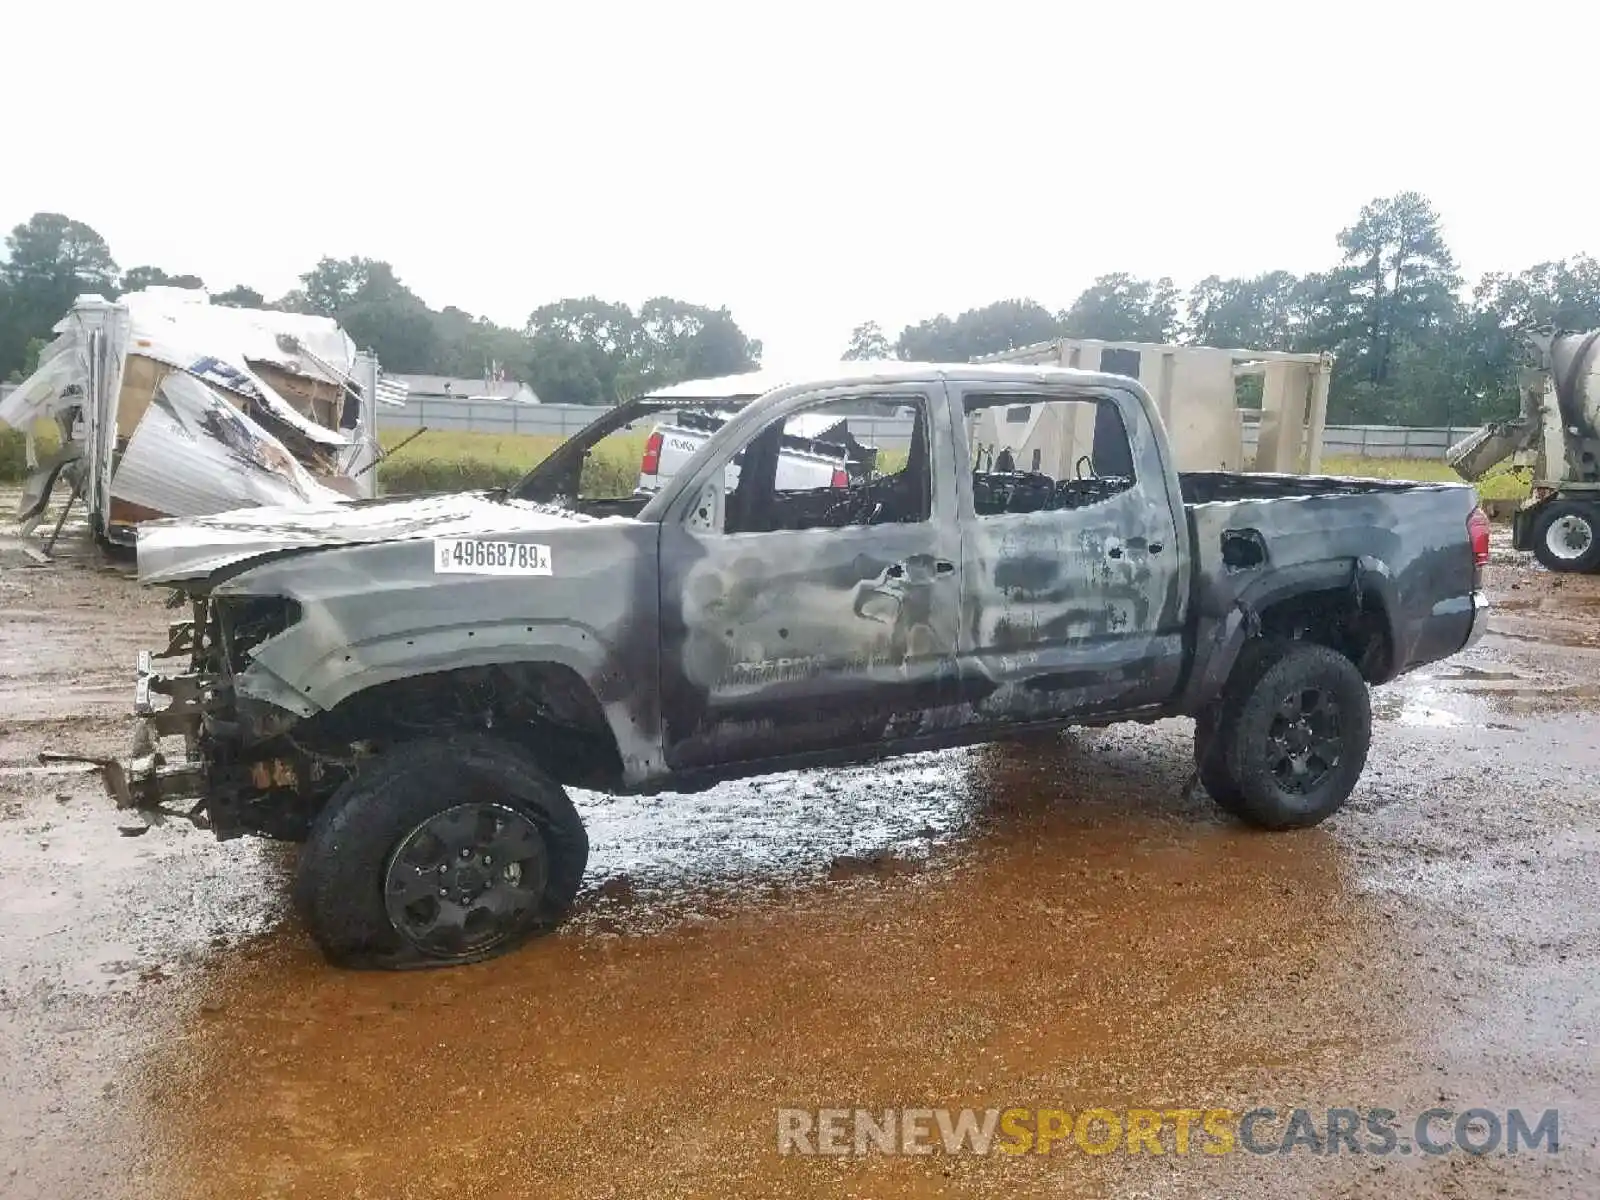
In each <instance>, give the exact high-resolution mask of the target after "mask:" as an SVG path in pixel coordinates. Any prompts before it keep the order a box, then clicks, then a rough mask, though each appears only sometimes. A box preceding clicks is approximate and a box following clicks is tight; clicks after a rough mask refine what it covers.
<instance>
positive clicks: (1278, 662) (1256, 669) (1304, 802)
mask: <svg viewBox="0 0 1600 1200" xmlns="http://www.w3.org/2000/svg"><path fill="white" fill-rule="evenodd" d="M1308 694H1315V695H1317V696H1319V697H1326V698H1327V699H1328V700H1330V701H1331V702H1332V704H1333V706H1334V708H1333V711H1335V712H1336V713H1337V731H1338V732H1337V741H1338V755H1337V761H1336V762H1334V763H1333V764H1330V765H1328V766H1327V768H1326V769H1325V770H1324V771H1323V772H1321V774H1320V775H1319V776H1317V777H1316V778H1315V780H1314V782H1313V783H1311V784H1309V785H1308V786H1306V788H1305V790H1304V791H1296V790H1294V789H1293V788H1292V787H1291V786H1288V785H1286V783H1285V782H1284V781H1283V780H1282V779H1281V778H1280V776H1279V775H1278V774H1276V773H1275V768H1276V767H1277V766H1278V765H1280V763H1281V760H1279V761H1278V762H1275V761H1274V755H1273V753H1272V750H1271V747H1272V739H1273V737H1274V729H1275V722H1277V721H1279V720H1280V718H1281V715H1282V714H1281V708H1282V706H1284V705H1285V704H1293V705H1295V706H1299V705H1301V704H1302V703H1303V698H1304V697H1305V696H1306V695H1308ZM1202 720H1203V721H1204V718H1202ZM1206 726H1207V728H1206V729H1205V732H1204V733H1202V726H1201V725H1200V724H1197V726H1196V743H1195V751H1196V754H1195V760H1196V765H1197V766H1198V767H1199V769H1200V779H1201V782H1202V783H1203V784H1204V785H1205V788H1206V790H1207V791H1208V792H1210V793H1211V797H1212V799H1214V800H1215V801H1216V802H1217V805H1218V807H1220V808H1222V809H1223V810H1224V811H1225V812H1228V813H1230V814H1232V815H1233V816H1236V817H1238V818H1239V819H1241V820H1243V821H1246V822H1248V823H1250V824H1252V825H1256V826H1258V827H1260V828H1262V829H1302V828H1306V827H1308V826H1311V825H1316V824H1319V823H1320V822H1322V821H1324V820H1326V819H1327V818H1328V817H1330V816H1332V815H1333V814H1334V813H1335V812H1337V811H1338V810H1339V808H1340V807H1341V806H1342V805H1343V804H1344V802H1345V801H1346V800H1347V799H1349V797H1350V793H1351V792H1352V791H1354V790H1355V786H1356V783H1357V781H1358V780H1359V779H1360V778H1361V772H1362V769H1363V768H1364V767H1365V766H1366V762H1367V750H1368V747H1369V746H1370V744H1371V740H1372V705H1371V698H1370V696H1369V695H1368V693H1367V684H1366V680H1364V679H1363V678H1362V677H1361V672H1360V671H1359V670H1357V669H1356V665H1355V664H1354V663H1352V662H1351V661H1350V660H1349V659H1348V658H1346V657H1345V656H1344V655H1342V654H1340V653H1338V652H1337V651H1335V650H1331V649H1329V648H1328V647H1326V646H1320V645H1317V644H1315V643H1312V642H1301V641H1291V640H1285V639H1276V638H1274V639H1262V640H1256V641H1252V642H1250V643H1249V644H1248V645H1247V646H1246V647H1245V649H1244V650H1243V651H1242V652H1241V653H1240V656H1239V661H1238V663H1237V664H1236V665H1235V667H1234V670H1233V673H1232V675H1231V676H1230V677H1229V679H1228V684H1227V686H1226V687H1225V688H1224V689H1223V696H1222V708H1221V711H1220V712H1218V714H1217V716H1216V718H1215V724H1214V727H1210V723H1209V722H1206Z"/></svg>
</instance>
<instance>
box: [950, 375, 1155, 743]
mask: <svg viewBox="0 0 1600 1200" xmlns="http://www.w3.org/2000/svg"><path fill="white" fill-rule="evenodd" d="M956 395H957V399H958V401H959V404H960V408H959V411H960V412H961V413H962V414H963V417H964V420H963V422H962V424H963V430H962V432H963V434H964V435H965V436H964V438H963V440H964V442H965V446H964V453H965V455H966V461H967V465H968V467H969V469H968V470H967V471H964V472H963V473H962V478H961V484H962V487H961V493H962V495H961V498H960V500H961V530H962V575H961V690H962V699H963V700H965V701H968V702H970V703H972V704H974V705H975V706H976V707H977V709H978V712H979V714H980V715H981V717H982V718H983V719H986V720H995V721H999V722H1006V721H1018V720H1020V721H1028V720H1051V719H1058V718H1061V717H1071V716H1078V715H1091V714H1093V713H1096V712H1126V711H1130V710H1133V709H1137V708H1141V707H1145V706H1147V705H1153V704H1160V703H1162V702H1164V701H1166V700H1169V699H1170V698H1171V697H1172V696H1173V695H1174V694H1175V693H1176V691H1177V687H1178V681H1179V675H1180V672H1181V669H1182V665H1183V661H1184V660H1183V654H1184V647H1183V617H1184V607H1185V598H1184V589H1183V586H1182V585H1183V578H1184V573H1183V566H1182V561H1181V554H1182V550H1183V544H1182V542H1181V541H1180V539H1179V537H1178V529H1177V521H1178V517H1179V514H1178V513H1177V512H1175V511H1174V505H1173V501H1172V499H1171V496H1172V495H1173V494H1174V493H1173V492H1172V490H1171V489H1172V488H1174V487H1175V486H1176V481H1175V478H1174V477H1172V476H1171V475H1170V474H1169V471H1168V468H1167V466H1166V464H1165V462H1164V461H1163V455H1162V452H1161V445H1160V443H1159V441H1158V438H1157V435H1156V432H1155V429H1154V427H1153V426H1152V425H1151V423H1150V418H1149V416H1148V415H1147V413H1146V411H1145V409H1144V407H1143V406H1142V405H1141V404H1140V402H1139V398H1138V397H1137V396H1135V395H1134V394H1132V393H1130V392H1125V391H1121V390H1107V389H1101V390H1097V391H1094V392H1092V393H1090V392H1081V391H1080V392H1070V391H1059V392H1052V391H1050V390H1048V389H1046V390H1039V389H1037V388H1036V387H1035V388H1034V390H1031V391H1030V390H1027V389H1026V388H1024V387H1022V386H1020V385H1019V386H1016V387H1008V386H1007V385H998V386H997V385H994V384H968V385H962V386H961V387H959V388H957V389H956ZM997 462H998V464H999V465H1000V466H1006V467H1009V469H1008V470H998V469H996V463H997Z"/></svg>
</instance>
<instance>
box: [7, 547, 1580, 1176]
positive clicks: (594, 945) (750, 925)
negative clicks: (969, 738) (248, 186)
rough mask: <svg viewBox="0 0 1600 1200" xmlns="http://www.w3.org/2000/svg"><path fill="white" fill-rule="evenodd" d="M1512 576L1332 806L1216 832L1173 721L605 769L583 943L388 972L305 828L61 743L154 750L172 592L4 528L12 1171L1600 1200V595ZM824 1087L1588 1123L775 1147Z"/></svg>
mask: <svg viewBox="0 0 1600 1200" xmlns="http://www.w3.org/2000/svg"><path fill="white" fill-rule="evenodd" d="M1497 560H1498V561H1497V563H1496V566H1495V567H1494V569H1493V571H1492V583H1493V594H1494V598H1495V600H1496V602H1497V604H1498V608H1497V611H1496V615H1495V618H1494V625H1493V631H1492V633H1491V634H1490V636H1489V637H1487V638H1486V639H1485V641H1484V642H1483V643H1482V645H1481V646H1480V647H1478V648H1477V649H1476V650H1474V651H1473V652H1471V653H1469V654H1467V655H1464V656H1461V657H1460V658H1458V659H1455V660H1452V661H1450V662H1449V663H1446V664H1442V665H1441V666H1440V667H1438V668H1436V669H1433V670H1430V671H1429V672H1427V673H1424V674H1421V675H1417V676H1414V677H1410V678H1408V679H1406V680H1405V681H1403V682H1402V683H1400V684H1397V685H1394V686H1391V687H1389V688H1385V689H1382V690H1380V691H1379V692H1378V693H1377V695H1376V701H1375V702H1376V708H1377V712H1378V714H1379V726H1378V729H1377V732H1376V735H1375V741H1374V746H1373V752H1372V757H1371V762H1370V765H1369V767H1368V770H1367V773H1366V776H1365V777H1364V779H1363V781H1362V784H1361V786H1360V788H1359V789H1358V791H1357V793H1356V795H1355V796H1354V797H1353V799H1352V801H1351V803H1350V805H1349V806H1348V807H1347V809H1346V810H1345V811H1344V812H1343V813H1341V814H1340V815H1339V816H1338V817H1337V818H1336V819H1335V820H1333V821H1331V822H1330V823H1328V824H1327V825H1326V826H1324V827H1322V828H1319V829H1315V830H1310V831H1306V832H1303V833H1297V834H1288V835H1263V834H1257V833H1254V832H1251V831H1248V830H1245V829H1243V828H1241V827H1239V826H1237V825H1235V824H1233V823H1231V822H1229V821H1227V820H1226V819H1224V818H1222V817H1220V816H1219V815H1218V814H1217V813H1216V812H1215V811H1213V809H1212V807H1211V805H1210V804H1209V802H1208V801H1207V800H1206V798H1205V797H1204V795H1203V794H1200V793H1197V792H1195V791H1194V790H1193V789H1192V788H1191V786H1190V778H1189V776H1190V759H1189V727H1188V725H1187V723H1185V722H1181V721H1171V722H1164V723H1161V724H1159V725H1156V726H1153V727H1148V728H1128V729H1115V730H1109V731H1103V732H1097V733H1081V734H1072V735H1067V736H1064V737H1061V738H1057V739H1050V740H1048V741H1042V742H1034V743H1030V744H1026V745H1022V744H1018V745H1007V746H996V747H989V748H985V749H978V750H972V751H960V752H950V753H943V754H937V755H926V756H919V757H915V758H908V759H904V760H900V761H896V762H892V763H887V764H884V765H882V766H879V767H874V768H870V769H861V770H854V771H833V772H823V773H814V774H803V775H794V776H780V777H772V778H766V779H759V780H753V781H749V782H745V783H742V784H739V785H737V786H729V787H724V788H720V789H718V790H716V791H713V792H710V793H707V794H705V795H701V796H694V797H676V796H663V797H656V798H652V799H648V800H638V799H632V800H620V799H611V798H608V797H603V796H582V797H580V801H581V806H582V808H583V811H584V814H585V817H586V820H587V821H588V822H589V827H590V832H591V839H592V842H593V856H592V859H591V876H590V879H589V881H588V884H587V886H586V893H585V897H584V899H583V903H582V909H581V911H580V912H579V914H578V915H577V916H576V918H575V919H574V920H573V921H572V922H571V923H570V924H569V925H568V926H567V927H566V928H564V929H563V930H562V931H561V932H560V933H558V934H557V935H555V936H552V937H550V938H547V939H545V940H544V941H542V942H539V943H537V944H534V945H531V946H529V947H527V948H526V949H525V950H523V951H521V952H519V953H517V954H515V955H513V956H511V957H509V958H506V959H502V960H500V961H498V962H494V963H488V964H484V965H481V966H476V967H470V968H462V969H456V970H451V971H447V972H430V973H415V974H404V975H373V974H354V973H348V972H340V971H334V970H331V969H329V968H328V967H326V966H325V965H324V964H323V963H322V962H321V961H320V959H319V958H318V957H317V955H316V953H315V951H314V949H313V948H312V947H311V946H310V945H309V943H308V942H307V940H306V939H305V937H304V935H303V934H302V932H301V931H300V929H299V928H298V926H297V925H296V924H295V923H294V922H293V920H292V919H291V918H289V917H288V916H287V914H286V907H287V906H286V903H285V896H286V891H287V883H288V880H289V877H290V875H291V873H292V870H293V862H294V852H293V849H292V848H290V847H281V846H273V845H269V844H265V843H259V842H251V841H241V842H232V843H228V844H225V845H219V844H216V843H215V842H214V841H213V840H212V839H211V837H210V835H209V834H206V833H203V832H201V831H198V830H195V829H193V828H190V827H188V826H187V825H186V824H183V823H181V822H167V823H165V824H162V825H159V826H156V827H154V828H152V829H149V830H148V831H147V832H142V833H138V834H137V836H126V835H125V834H124V833H123V832H122V829H126V830H127V831H128V832H129V833H133V832H134V831H135V830H137V829H139V828H140V827H141V826H140V823H139V822H136V821H129V820H128V819H127V817H126V815H124V814H117V813H115V812H114V811H112V810H111V809H110V808H109V807H108V805H107V803H106V802H105V801H104V800H103V798H102V796H101V793H100V789H99V785H98V783H97V782H96V780H95V779H94V778H93V777H92V776H89V775H86V774H83V773H81V772H77V771H75V770H72V769H58V770H54V771H51V772H44V771H40V770H37V769H35V765H34V764H35V756H36V755H37V753H38V752H39V751H40V750H42V749H57V750H64V749H70V750H78V751H84V752H91V753H114V752H117V751H119V750H120V749H121V748H122V746H123V743H124V739H125V738H126V736H127V732H128V726H127V722H126V719H125V717H124V713H125V711H126V709H127V706H128V701H129V699H130V692H129V686H128V682H129V677H130V669H131V664H132V660H133V655H134V653H135V651H136V650H137V649H138V648H139V647H140V646H142V645H147V644H151V643H152V642H154V641H155V640H156V638H157V636H158V632H159V630H160V629H161V628H162V627H163V623H164V621H165V618H166V615H167V614H165V613H164V612H163V611H162V610H161V608H160V606H159V599H160V598H159V597H158V596H154V595H150V594H146V593H142V592H140V591H139V590H137V589H136V588H135V587H133V586H132V585H131V584H130V583H129V582H128V581H127V580H126V579H125V578H123V577H122V575H121V574H119V573H117V572H116V571H115V570H113V569H108V568H107V567H106V566H105V564H103V563H101V562H100V561H99V560H98V559H96V558H94V557H93V556H92V555H89V554H87V553H85V552H83V551H82V550H81V549H77V550H72V551H70V552H69V553H68V554H66V555H65V556H64V557H63V561H62V562H60V563H59V564H58V565H56V566H53V567H49V568H30V567H26V566H23V565H22V562H23V560H22V559H21V557H20V555H19V554H18V553H17V552H16V543H15V542H14V541H13V542H10V543H7V542H4V541H3V540H0V608H3V613H4V620H3V624H0V1086H3V1093H4V1101H5V1103H4V1105H3V1107H0V1195H5V1196H12V1197H33V1196H38V1197H59V1196H108V1195H122V1194H126V1195H140V1196H143V1195H195V1196H258V1195H259V1196H297V1197H298V1196H308V1197H319V1196H327V1197H341V1198H344V1197H358V1196H372V1197H388V1196H415V1197H431V1196H448V1197H468V1196H522V1195H548V1196H557V1197H559V1196H593V1197H610V1196H679V1195H681V1196H720V1195H738V1194H751V1195H773V1196H780V1195H781V1196H788V1195H797V1196H806V1195H858V1196H895V1195H913V1196H937V1195H966V1194H978V1195H995V1196H1015V1195H1049V1196H1102V1195H1103V1196H1128V1197H1134V1196H1140V1197H1152V1196H1187V1195H1230V1196H1232V1195H1242V1196H1290V1195H1294V1196H1299V1195H1327V1196H1372V1197H1382V1196H1394V1195H1401V1196H1419V1197H1420V1196H1436V1195H1446V1196H1502V1195H1512V1196H1529V1197H1544V1196H1560V1195H1570V1196H1595V1195H1600V1153H1597V1150H1596V1130H1597V1124H1600V1087H1597V1085H1596V1082H1595V1076H1594V1065H1595V1044H1596V1038H1597V1037H1600V1029H1597V1022H1596V1014H1597V1010H1600V1002H1597V997H1596V984H1595V981H1596V978H1597V976H1596V971H1595V968H1596V962H1597V958H1600V952H1597V949H1596V945H1597V942H1596V933H1597V929H1600V887H1597V875H1600V872H1597V869H1596V864H1597V861H1600V859H1597V855H1600V832H1597V831H1600V717H1597V716H1596V715H1595V713H1594V711H1593V710H1594V706H1595V704H1596V701H1597V698H1600V580H1588V579H1571V578H1567V579H1557V578H1555V577H1552V576H1550V575H1548V574H1545V573H1543V572H1541V571H1538V570H1537V569H1535V568H1532V567H1530V566H1529V565H1528V564H1527V563H1526V562H1524V561H1522V560H1521V559H1520V558H1519V557H1518V556H1515V555H1513V554H1511V553H1510V552H1509V551H1508V550H1505V549H1504V548H1503V547H1498V546H1497ZM824 1106H826V1107H842V1108H868V1109H873V1110H880V1111H881V1110H882V1109H884V1108H940V1107H949V1108H953V1109H959V1108H962V1107H971V1108H974V1109H979V1110H982V1109H987V1108H1005V1107H1009V1106H1019V1107H1046V1108H1059V1109H1065V1110H1069V1111H1072V1112H1077V1111H1079V1110H1082V1109H1084V1108H1087V1107H1092V1106H1101V1107H1108V1108H1112V1109H1127V1108H1154V1109H1173V1108H1180V1107H1182V1108H1201V1109H1204V1108H1231V1109H1235V1110H1244V1109H1248V1108H1252V1107H1256V1106H1268V1107H1273V1108H1275V1109H1277V1110H1280V1111H1287V1110H1289V1109H1292V1108H1294V1107H1297V1106H1301V1107H1306V1108H1309V1109H1312V1110H1318V1111H1319V1112H1320V1111H1321V1110H1326V1109H1327V1108H1329V1107H1333V1106H1351V1107H1356V1108H1359V1109H1362V1110H1367V1109H1372V1108H1387V1109H1391V1110H1394V1111H1395V1112H1396V1113H1398V1114H1400V1115H1399V1118H1398V1122H1397V1123H1398V1125H1399V1126H1400V1130H1401V1133H1402V1135H1405V1134H1408V1133H1409V1132H1410V1118H1412V1117H1414V1116H1415V1115H1416V1114H1418V1113H1421V1112H1423V1111H1424V1110H1426V1109H1429V1108H1434V1107H1439V1108H1447V1109H1450V1110H1451V1111H1453V1112H1461V1111H1464V1110H1465V1109H1468V1108H1474V1107H1482V1108H1488V1109H1491V1110H1495V1111H1497V1112H1498V1113H1500V1114H1502V1115H1503V1114H1504V1113H1505V1112H1506V1110H1507V1109H1509V1108H1513V1107H1517V1108H1521V1109H1522V1110H1523V1111H1524V1112H1526V1113H1528V1114H1530V1118H1531V1119H1537V1117H1538V1116H1539V1115H1540V1114H1542V1113H1543V1112H1544V1110H1546V1109H1550V1108H1555V1109H1558V1110H1559V1113H1560V1116H1559V1122H1560V1124H1559V1128H1560V1149H1559V1150H1558V1151H1557V1152H1555V1153H1549V1152H1548V1151H1547V1150H1545V1149H1544V1148H1540V1149H1539V1150H1537V1151H1535V1152H1532V1153H1528V1152H1524V1153H1521V1154H1518V1155H1515V1156H1511V1155H1507V1154H1504V1153H1493V1154H1489V1155H1485V1156H1482V1157H1474V1156H1471V1155H1468V1154H1466V1153H1463V1152H1461V1151H1459V1150H1456V1151H1452V1152H1450V1153H1447V1154H1443V1155H1439V1156H1432V1155H1425V1154H1421V1153H1412V1154H1409V1155H1407V1154H1402V1153H1400V1152H1399V1150H1398V1149H1397V1150H1396V1152H1395V1153H1392V1154H1389V1155H1374V1154H1360V1155H1352V1154H1350V1153H1348V1152H1343V1153H1340V1154H1337V1155H1328V1154H1315V1153H1311V1152H1310V1151H1309V1150H1307V1149H1305V1148H1301V1149H1299V1150H1297V1151H1296V1152H1295V1153H1292V1154H1289V1155H1279V1154H1269V1155H1256V1154H1253V1153H1249V1152H1246V1151H1244V1150H1242V1149H1239V1150H1236V1151H1235V1152H1233V1153H1229V1154H1224V1155H1205V1154H1201V1153H1191V1154H1189V1155H1183V1156H1180V1155H1177V1154H1174V1153H1171V1152H1170V1150H1171V1149H1172V1145H1173V1143H1172V1138H1171V1134H1170V1130H1169V1133H1168V1134H1167V1135H1166V1140H1165V1144H1166V1146H1167V1147H1168V1150H1169V1152H1168V1153H1166V1154H1162V1155H1159V1156H1157V1155H1153V1154H1151V1153H1149V1149H1148V1147H1145V1149H1144V1152H1142V1153H1139V1154H1128V1153H1126V1152H1118V1153H1114V1154H1110V1155H1106V1156H1091V1155H1088V1154H1085V1153H1083V1152H1082V1151H1081V1150H1080V1149H1077V1148H1076V1147H1075V1146H1074V1143H1073V1141H1072V1139H1071V1138H1068V1139H1066V1141H1065V1142H1064V1144H1062V1145H1061V1146H1059V1147H1057V1149H1056V1150H1055V1151H1054V1152H1053V1153H1050V1154H1048V1155H1039V1154H1036V1153H1030V1154H1027V1155H1022V1156H1007V1155H1001V1154H990V1155H985V1156H979V1155H973V1154H970V1153H957V1154H946V1153H935V1154H932V1155H928V1156H889V1155H884V1154H881V1153H877V1152H875V1151H874V1152H870V1153H867V1154H864V1155H861V1156H855V1155H848V1156H845V1157H820V1156H819V1157H806V1156H793V1155H787V1156H786V1155H780V1154H779V1153H778V1143H777V1121H778V1110H779V1109H780V1108H788V1107H796V1108H805V1109H812V1108H817V1107H824ZM1283 1124H1284V1123H1283V1122H1282V1121H1281V1120H1280V1121H1278V1122H1277V1123H1276V1124H1273V1123H1267V1122H1264V1123H1263V1124H1262V1125H1261V1126H1259V1127H1258V1132H1257V1135H1256V1139H1255V1140H1256V1141H1257V1143H1258V1144H1261V1143H1271V1142H1273V1141H1275V1140H1277V1139H1279V1138H1281V1136H1282V1134H1283V1132H1284V1128H1283ZM1434 1129H1435V1132H1436V1134H1442V1135H1443V1136H1446V1137H1448V1124H1446V1125H1441V1126H1435V1127H1434ZM1362 1140H1363V1141H1367V1140H1368V1139H1366V1138H1363V1139H1362ZM1197 1145H1198V1142H1197Z"/></svg>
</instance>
